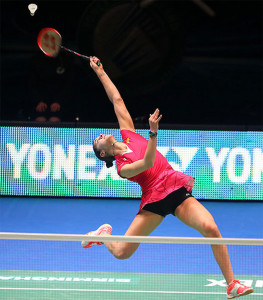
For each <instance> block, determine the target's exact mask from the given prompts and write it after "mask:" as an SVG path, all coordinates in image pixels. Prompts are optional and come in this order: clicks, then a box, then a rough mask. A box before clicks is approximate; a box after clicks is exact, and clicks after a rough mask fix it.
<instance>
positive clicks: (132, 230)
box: [105, 210, 163, 259]
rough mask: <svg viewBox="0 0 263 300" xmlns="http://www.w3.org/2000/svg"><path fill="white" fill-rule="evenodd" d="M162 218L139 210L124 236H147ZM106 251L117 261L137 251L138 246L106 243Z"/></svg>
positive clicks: (134, 244)
mask: <svg viewBox="0 0 263 300" xmlns="http://www.w3.org/2000/svg"><path fill="white" fill-rule="evenodd" d="M162 220H163V217H162V216H160V215H157V214H154V213H152V212H149V211H146V210H141V211H140V213H139V214H138V215H136V217H135V218H134V220H133V222H132V223H131V225H130V227H129V228H128V230H127V232H126V233H125V236H148V235H149V234H150V233H152V232H153V230H154V229H155V228H156V227H157V226H158V225H160V223H161V222H162ZM105 245H106V247H107V248H108V250H109V251H110V252H111V253H112V254H113V255H114V256H115V257H116V258H118V259H127V258H129V257H131V255H132V254H133V253H134V252H135V251H136V250H137V248H138V247H139V245H140V244H138V243H125V242H106V243H105Z"/></svg>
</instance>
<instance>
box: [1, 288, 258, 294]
mask: <svg viewBox="0 0 263 300" xmlns="http://www.w3.org/2000/svg"><path fill="white" fill-rule="evenodd" d="M0 290H30V291H32V290H34V291H77V292H117V293H157V294H195V295H196V294H201V295H225V294H226V293H219V292H180V291H136V290H100V289H49V288H19V287H14V288H13V287H6V288H5V287H0ZM251 295H252V296H253V295H254V296H263V293H253V294H251Z"/></svg>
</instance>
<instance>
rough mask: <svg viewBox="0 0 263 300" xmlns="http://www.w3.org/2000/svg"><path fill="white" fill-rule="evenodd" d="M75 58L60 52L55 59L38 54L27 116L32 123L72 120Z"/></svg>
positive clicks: (33, 61) (32, 71)
mask: <svg viewBox="0 0 263 300" xmlns="http://www.w3.org/2000/svg"><path fill="white" fill-rule="evenodd" d="M73 62H74V56H72V55H71V54H69V53H65V52H60V53H59V55H58V56H57V57H56V58H51V57H48V56H45V55H44V54H43V53H41V52H39V53H38V54H37V55H35V56H33V57H32V59H31V62H30V70H29V92H30V99H31V100H30V101H29V103H28V107H29V110H28V116H29V119H30V120H32V121H38V122H46V121H49V122H60V121H71V120H72V119H73V116H74V106H73V101H72V89H73V80H74V71H73V65H74V64H73Z"/></svg>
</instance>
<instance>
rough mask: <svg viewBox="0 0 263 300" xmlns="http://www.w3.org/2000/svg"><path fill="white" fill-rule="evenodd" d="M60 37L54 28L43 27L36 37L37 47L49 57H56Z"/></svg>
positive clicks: (60, 40)
mask: <svg viewBox="0 0 263 300" xmlns="http://www.w3.org/2000/svg"><path fill="white" fill-rule="evenodd" d="M61 43H62V37H61V35H60V34H59V32H58V31H57V30H56V29H54V28H49V27H47V28H43V29H41V30H40V32H39V34H38V37H37V44H38V47H39V48H40V49H41V50H42V51H43V52H44V53H45V54H46V55H47V56H50V57H56V56H57V55H58V53H59V50H60V46H61Z"/></svg>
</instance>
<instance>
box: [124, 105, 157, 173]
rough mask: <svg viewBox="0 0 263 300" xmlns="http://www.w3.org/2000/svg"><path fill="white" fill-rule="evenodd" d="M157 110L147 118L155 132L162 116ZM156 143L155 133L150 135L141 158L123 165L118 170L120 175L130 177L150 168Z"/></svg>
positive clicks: (152, 163) (153, 159)
mask: <svg viewBox="0 0 263 300" xmlns="http://www.w3.org/2000/svg"><path fill="white" fill-rule="evenodd" d="M159 112H160V111H159V109H158V108H157V109H156V110H155V112H154V113H153V114H152V115H150V118H149V124H150V130H151V131H152V132H155V133H157V130H158V127H159V125H158V124H159V121H160V120H161V118H162V115H159ZM156 144H157V135H154V136H150V137H149V141H148V144H147V148H146V151H145V154H144V157H143V159H140V160H137V161H135V162H133V163H131V164H127V165H124V166H123V167H122V168H121V170H120V175H121V176H122V177H126V178H130V177H133V176H136V175H138V174H140V173H142V172H144V171H146V170H148V169H150V168H151V167H152V166H153V165H154V161H155V155H156Z"/></svg>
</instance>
